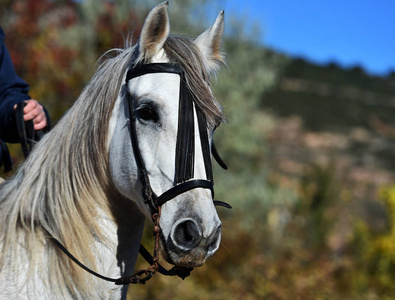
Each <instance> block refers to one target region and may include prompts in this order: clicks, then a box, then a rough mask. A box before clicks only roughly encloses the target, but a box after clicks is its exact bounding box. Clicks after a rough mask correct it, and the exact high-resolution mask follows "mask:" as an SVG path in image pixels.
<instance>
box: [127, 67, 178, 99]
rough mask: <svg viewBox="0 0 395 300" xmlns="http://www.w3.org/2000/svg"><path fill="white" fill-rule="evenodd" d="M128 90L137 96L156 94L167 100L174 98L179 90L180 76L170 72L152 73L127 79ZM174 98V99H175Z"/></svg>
mask: <svg viewBox="0 0 395 300" xmlns="http://www.w3.org/2000/svg"><path fill="white" fill-rule="evenodd" d="M128 87H129V91H130V92H131V94H135V95H137V96H141V95H149V94H157V95H160V96H162V97H164V98H165V99H167V100H170V99H174V98H175V96H177V99H178V94H179V90H180V76H179V75H178V74H172V73H152V74H145V75H143V76H139V77H136V78H133V79H132V80H130V81H129V86H128ZM177 99H176V100H177Z"/></svg>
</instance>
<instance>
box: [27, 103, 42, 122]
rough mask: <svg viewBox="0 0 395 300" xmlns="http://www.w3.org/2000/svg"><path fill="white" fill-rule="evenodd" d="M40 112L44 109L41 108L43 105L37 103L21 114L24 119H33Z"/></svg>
mask: <svg viewBox="0 0 395 300" xmlns="http://www.w3.org/2000/svg"><path fill="white" fill-rule="evenodd" d="M26 106H27V105H26ZM40 114H44V109H43V107H42V106H41V105H38V106H36V107H35V108H33V109H32V110H30V111H29V112H27V113H26V112H25V113H24V115H23V119H24V120H25V121H28V120H33V119H34V118H36V117H37V116H39V115H40Z"/></svg>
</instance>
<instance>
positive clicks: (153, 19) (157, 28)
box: [139, 1, 170, 61]
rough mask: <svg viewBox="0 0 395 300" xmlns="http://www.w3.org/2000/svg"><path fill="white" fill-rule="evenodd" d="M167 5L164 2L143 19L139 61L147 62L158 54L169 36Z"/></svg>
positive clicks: (167, 3)
mask: <svg viewBox="0 0 395 300" xmlns="http://www.w3.org/2000/svg"><path fill="white" fill-rule="evenodd" d="M168 5H169V2H168V1H166V2H163V3H162V4H159V5H158V6H156V7H154V8H153V9H152V10H151V11H150V13H149V14H148V16H147V18H146V19H145V22H144V25H143V29H142V30H141V36H140V42H139V50H140V59H141V60H144V61H148V60H149V59H150V58H152V57H153V56H154V55H155V54H156V53H158V51H159V50H160V49H162V47H163V44H164V43H165V41H166V40H167V37H168V36H169V32H170V23H169V15H168V13H167V7H168Z"/></svg>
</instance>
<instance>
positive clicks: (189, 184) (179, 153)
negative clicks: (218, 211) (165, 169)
mask: <svg viewBox="0 0 395 300" xmlns="http://www.w3.org/2000/svg"><path fill="white" fill-rule="evenodd" d="M154 73H170V74H177V75H179V76H180V92H179V94H180V96H179V112H178V132H177V144H176V157H175V162H176V166H175V179H174V185H173V187H172V188H170V189H169V190H167V191H165V192H164V193H163V194H161V195H159V196H157V195H156V194H155V192H154V191H153V189H152V187H151V184H150V180H149V176H148V171H147V169H146V167H145V163H144V160H143V156H142V154H141V150H140V148H139V142H138V135H137V128H136V127H137V122H138V111H137V109H136V108H137V107H136V106H137V103H136V101H135V99H133V97H132V96H131V95H130V93H129V92H128V91H126V97H127V98H126V99H125V100H126V105H127V114H128V115H129V126H130V127H129V132H130V139H131V142H132V148H133V153H134V157H135V160H136V164H137V168H138V176H139V181H140V183H141V186H142V190H141V194H142V197H143V199H144V201H145V203H146V204H147V205H148V207H149V209H150V211H151V217H152V220H153V223H154V237H155V243H154V252H153V256H151V255H150V254H149V252H148V251H147V250H146V249H145V248H144V247H143V246H142V245H140V250H139V253H140V254H141V255H142V256H143V257H144V258H145V260H146V261H147V262H148V263H149V264H151V266H150V267H149V268H147V269H145V270H142V271H139V272H137V273H136V274H134V275H133V276H126V277H121V278H118V279H114V278H109V277H105V276H103V275H100V274H98V273H96V272H95V271H92V270H91V269H89V268H88V267H86V266H85V265H83V264H82V263H81V262H80V261H78V260H77V259H76V258H75V257H74V256H73V255H72V254H71V253H70V252H69V251H68V250H67V249H66V248H65V247H64V246H63V245H62V244H61V243H60V242H59V241H58V240H56V239H55V238H53V240H54V242H55V244H56V245H57V246H58V247H59V248H60V249H61V250H62V251H63V252H64V253H65V254H66V255H67V256H68V257H69V258H70V259H72V260H73V261H74V262H75V263H76V264H78V265H79V266H80V267H81V268H83V269H84V270H86V271H87V272H89V273H91V274H92V275H94V276H96V277H99V278H101V279H104V280H107V281H111V282H114V283H115V284H117V285H124V284H131V283H132V284H133V283H140V284H144V283H145V282H146V281H148V280H149V279H150V278H151V277H152V276H153V275H154V274H155V272H156V271H158V272H160V273H161V274H164V275H169V276H173V275H177V276H179V277H181V278H182V279H184V278H185V277H187V276H189V274H190V272H191V271H192V270H193V268H188V267H179V266H174V267H173V268H172V269H171V270H166V269H164V268H163V267H162V266H161V265H160V264H159V244H160V232H161V230H160V227H159V220H160V212H161V206H162V205H163V204H165V203H166V202H168V201H170V200H172V199H174V198H176V197H177V196H179V195H181V194H183V193H185V192H188V191H190V190H192V189H196V188H203V189H209V190H210V191H211V195H212V198H213V199H214V184H213V173H212V162H211V154H212V155H213V157H214V158H215V159H216V160H217V162H218V163H219V165H220V166H221V167H223V168H224V169H227V166H226V164H225V163H224V162H223V160H222V159H221V157H220V156H219V154H218V152H217V150H216V148H215V146H214V144H212V145H211V147H210V142H209V137H208V129H207V120H206V118H205V115H204V113H203V112H202V111H201V110H200V109H199V107H198V106H197V105H194V98H193V94H192V93H191V91H189V89H188V88H187V85H186V80H185V75H184V72H183V70H182V69H181V67H180V65H179V64H176V63H152V64H144V65H132V66H131V67H130V68H129V70H128V72H127V74H126V80H125V84H126V86H127V85H128V83H129V81H130V80H131V79H133V78H136V77H140V76H144V75H146V74H154ZM194 111H196V116H197V123H198V130H199V136H200V141H201V147H202V153H203V160H204V166H205V171H206V178H204V179H203V178H202V179H193V177H194V176H193V175H194V158H195V128H194V127H195V118H194ZM213 202H214V205H219V206H223V207H226V208H232V207H231V206H230V205H229V204H228V203H225V202H222V201H214V200H213Z"/></svg>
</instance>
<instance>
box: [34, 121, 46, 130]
mask: <svg viewBox="0 0 395 300" xmlns="http://www.w3.org/2000/svg"><path fill="white" fill-rule="evenodd" d="M46 126H47V120H46V119H44V120H42V121H41V122H39V123H37V124H34V130H40V129H44V128H45V127H46Z"/></svg>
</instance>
